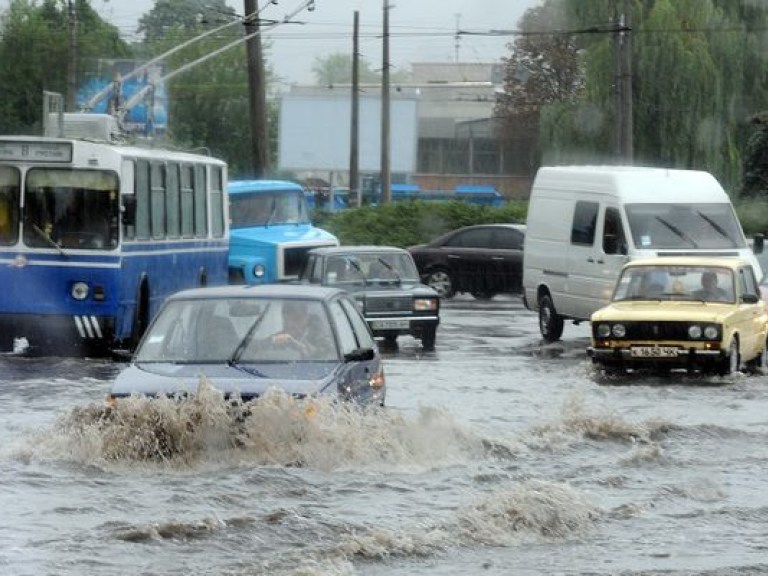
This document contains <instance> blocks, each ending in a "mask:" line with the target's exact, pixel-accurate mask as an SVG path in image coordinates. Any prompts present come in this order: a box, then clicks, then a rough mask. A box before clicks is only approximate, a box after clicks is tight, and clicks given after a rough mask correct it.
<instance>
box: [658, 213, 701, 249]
mask: <svg viewBox="0 0 768 576" xmlns="http://www.w3.org/2000/svg"><path fill="white" fill-rule="evenodd" d="M656 220H658V221H659V222H661V223H662V224H663V225H664V226H666V227H667V228H669V229H670V230H672V232H674V233H675V234H676V235H677V236H678V237H679V238H682V239H683V240H685V241H686V242H690V244H691V246H693V247H694V248H698V247H699V245H698V244H696V241H695V240H694V239H693V238H691V237H690V236H688V234H686V233H685V232H683V231H682V230H680V228H678V227H677V226H675V225H674V224H672V223H670V222H667V221H666V220H664V218H662V217H661V216H656Z"/></svg>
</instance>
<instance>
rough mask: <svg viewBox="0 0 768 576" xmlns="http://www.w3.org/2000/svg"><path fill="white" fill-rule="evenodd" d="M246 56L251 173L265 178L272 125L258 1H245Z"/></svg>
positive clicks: (267, 170) (267, 168) (268, 162)
mask: <svg viewBox="0 0 768 576" xmlns="http://www.w3.org/2000/svg"><path fill="white" fill-rule="evenodd" d="M244 2H245V13H246V14H248V15H249V16H248V17H246V20H245V34H246V36H248V37H249V38H248V40H247V41H246V54H247V61H248V92H249V98H248V101H249V111H250V121H251V122H250V123H251V152H252V163H253V165H252V171H253V176H254V177H255V178H264V177H265V176H266V175H267V174H268V173H269V170H270V158H269V126H268V124H267V96H266V81H265V72H264V57H263V53H262V47H261V34H258V33H257V32H258V31H259V25H260V19H259V13H258V7H257V5H256V0H244Z"/></svg>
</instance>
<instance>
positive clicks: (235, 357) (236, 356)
mask: <svg viewBox="0 0 768 576" xmlns="http://www.w3.org/2000/svg"><path fill="white" fill-rule="evenodd" d="M268 309H269V306H267V307H266V308H264V310H263V311H262V312H261V314H260V315H259V317H258V318H256V320H254V322H253V324H251V327H250V328H248V332H246V333H245V336H243V339H242V340H240V344H238V345H237V348H235V351H234V352H232V356H230V357H229V360H227V366H231V367H233V368H239V366H238V365H237V363H238V362H239V361H240V355H241V354H242V353H243V350H245V348H246V346H248V344H250V342H251V338H253V334H254V333H255V332H256V328H258V327H259V324H261V321H262V320H263V319H264V317H265V316H266V315H267V310H268Z"/></svg>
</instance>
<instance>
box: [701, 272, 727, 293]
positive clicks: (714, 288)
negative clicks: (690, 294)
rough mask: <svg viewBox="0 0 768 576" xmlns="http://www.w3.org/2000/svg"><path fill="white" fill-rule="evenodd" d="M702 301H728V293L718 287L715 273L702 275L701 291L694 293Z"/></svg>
mask: <svg viewBox="0 0 768 576" xmlns="http://www.w3.org/2000/svg"><path fill="white" fill-rule="evenodd" d="M694 295H695V296H696V298H700V299H702V300H727V299H728V293H727V292H726V291H725V290H723V289H722V288H720V287H719V286H718V285H717V274H716V273H715V272H704V273H703V274H702V275H701V289H700V290H696V292H695V293H694Z"/></svg>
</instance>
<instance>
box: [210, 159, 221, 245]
mask: <svg viewBox="0 0 768 576" xmlns="http://www.w3.org/2000/svg"><path fill="white" fill-rule="evenodd" d="M211 227H212V232H213V237H214V238H221V237H222V236H224V179H223V178H222V170H221V168H215V167H212V168H211Z"/></svg>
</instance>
